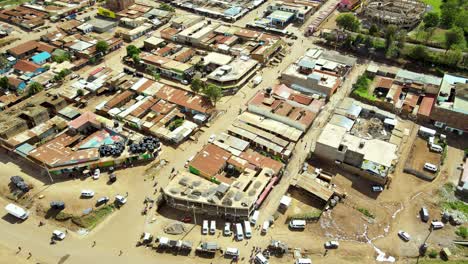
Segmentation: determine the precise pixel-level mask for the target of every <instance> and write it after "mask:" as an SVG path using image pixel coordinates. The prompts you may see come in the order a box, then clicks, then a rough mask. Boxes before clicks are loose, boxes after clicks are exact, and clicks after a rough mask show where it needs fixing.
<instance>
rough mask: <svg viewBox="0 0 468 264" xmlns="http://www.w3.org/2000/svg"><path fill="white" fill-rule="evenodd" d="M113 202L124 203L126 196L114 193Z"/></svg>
mask: <svg viewBox="0 0 468 264" xmlns="http://www.w3.org/2000/svg"><path fill="white" fill-rule="evenodd" d="M115 202H116V203H118V204H119V205H124V204H125V203H127V198H125V197H124V196H122V195H116V196H115Z"/></svg>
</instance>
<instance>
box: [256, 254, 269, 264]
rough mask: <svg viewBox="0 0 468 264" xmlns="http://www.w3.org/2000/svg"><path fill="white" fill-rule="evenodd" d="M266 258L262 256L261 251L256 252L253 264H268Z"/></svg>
mask: <svg viewBox="0 0 468 264" xmlns="http://www.w3.org/2000/svg"><path fill="white" fill-rule="evenodd" d="M268 263H269V262H268V259H267V258H265V256H263V254H262V253H258V254H257V255H256V256H255V264H268Z"/></svg>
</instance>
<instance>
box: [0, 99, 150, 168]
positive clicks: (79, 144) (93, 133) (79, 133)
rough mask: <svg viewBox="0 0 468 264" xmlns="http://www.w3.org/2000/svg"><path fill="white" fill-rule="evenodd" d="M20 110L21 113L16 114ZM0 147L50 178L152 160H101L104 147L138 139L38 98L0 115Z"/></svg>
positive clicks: (146, 155)
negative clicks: (49, 174)
mask: <svg viewBox="0 0 468 264" xmlns="http://www.w3.org/2000/svg"><path fill="white" fill-rule="evenodd" d="M19 109H21V110H19ZM0 120H1V122H0V123H1V126H0V141H1V143H2V144H1V146H2V147H3V148H5V149H7V150H9V151H11V152H12V153H15V154H17V155H18V156H20V157H23V158H25V159H27V160H29V161H31V162H32V163H34V164H36V165H37V166H38V168H42V169H46V170H47V171H49V172H50V173H51V174H55V175H59V174H64V173H65V174H67V173H70V172H79V171H84V170H87V169H92V168H96V167H101V168H103V167H114V168H118V167H122V166H126V165H128V164H130V163H132V162H135V161H138V160H147V159H152V158H154V157H156V156H157V152H155V151H145V152H139V153H135V152H131V151H130V150H129V149H126V148H125V147H124V150H123V151H119V152H116V153H113V154H112V155H105V154H104V153H102V152H101V151H100V147H101V146H103V145H107V146H110V147H112V146H115V144H116V143H117V142H119V144H121V145H123V146H126V144H127V142H128V141H129V140H131V141H132V142H138V141H141V140H142V139H143V135H141V134H138V133H135V132H134V131H130V130H127V129H125V128H124V127H123V125H122V124H121V123H118V122H115V120H110V119H107V118H105V117H102V116H98V115H96V114H94V113H92V112H83V113H81V112H80V111H78V109H76V108H74V107H72V106H67V102H66V101H65V99H63V98H61V97H59V96H57V95H45V96H37V97H34V98H31V99H29V100H28V101H27V102H21V103H20V104H18V105H16V106H14V107H13V108H11V109H7V110H5V111H3V112H1V113H0Z"/></svg>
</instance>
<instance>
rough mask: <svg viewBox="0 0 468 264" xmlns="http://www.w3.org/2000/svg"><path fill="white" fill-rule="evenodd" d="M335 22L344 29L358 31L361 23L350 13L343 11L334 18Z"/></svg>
mask: <svg viewBox="0 0 468 264" xmlns="http://www.w3.org/2000/svg"><path fill="white" fill-rule="evenodd" d="M336 24H337V25H338V27H340V28H342V29H344V30H350V31H358V30H359V26H360V24H361V23H360V22H359V20H358V19H357V18H356V16H354V15H353V14H352V13H344V14H340V15H339V16H338V17H337V18H336Z"/></svg>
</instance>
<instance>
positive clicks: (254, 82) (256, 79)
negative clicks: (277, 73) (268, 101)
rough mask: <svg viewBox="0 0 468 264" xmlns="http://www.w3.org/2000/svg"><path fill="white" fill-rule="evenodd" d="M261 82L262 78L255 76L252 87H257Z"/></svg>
mask: <svg viewBox="0 0 468 264" xmlns="http://www.w3.org/2000/svg"><path fill="white" fill-rule="evenodd" d="M262 81H263V78H262V76H260V75H257V76H255V78H253V80H252V83H253V84H254V86H257V85H259V84H260V83H261V82H262Z"/></svg>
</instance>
